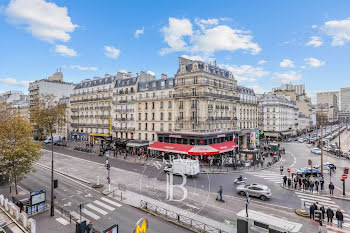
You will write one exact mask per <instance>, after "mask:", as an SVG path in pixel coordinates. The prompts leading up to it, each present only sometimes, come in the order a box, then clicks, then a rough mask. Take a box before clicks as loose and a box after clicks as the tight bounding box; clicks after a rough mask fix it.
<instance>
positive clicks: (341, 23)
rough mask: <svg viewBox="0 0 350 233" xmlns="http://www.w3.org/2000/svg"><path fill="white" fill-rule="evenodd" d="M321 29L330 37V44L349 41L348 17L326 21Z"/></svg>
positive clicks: (336, 44)
mask: <svg viewBox="0 0 350 233" xmlns="http://www.w3.org/2000/svg"><path fill="white" fill-rule="evenodd" d="M323 30H324V31H325V32H326V34H327V35H329V36H331V37H332V39H333V40H332V46H342V45H344V44H345V43H346V42H349V41H350V18H347V19H344V20H338V21H337V20H333V21H327V22H325V24H324V25H323Z"/></svg>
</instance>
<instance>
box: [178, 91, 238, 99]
mask: <svg viewBox="0 0 350 233" xmlns="http://www.w3.org/2000/svg"><path fill="white" fill-rule="evenodd" d="M188 97H193V98H194V97H204V98H210V97H212V98H220V99H229V100H239V97H237V96H229V95H221V94H216V93H209V92H197V93H183V94H174V98H188Z"/></svg>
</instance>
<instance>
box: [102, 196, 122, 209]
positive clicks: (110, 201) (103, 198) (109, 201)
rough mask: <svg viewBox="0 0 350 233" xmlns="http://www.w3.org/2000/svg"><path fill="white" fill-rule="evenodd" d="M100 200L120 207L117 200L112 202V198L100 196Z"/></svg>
mask: <svg viewBox="0 0 350 233" xmlns="http://www.w3.org/2000/svg"><path fill="white" fill-rule="evenodd" d="M101 200H102V201H104V202H108V203H109V204H112V205H114V206H116V207H121V206H122V205H121V204H119V203H117V202H114V201H112V200H109V199H108V198H105V197H101Z"/></svg>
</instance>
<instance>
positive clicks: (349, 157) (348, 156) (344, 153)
mask: <svg viewBox="0 0 350 233" xmlns="http://www.w3.org/2000/svg"><path fill="white" fill-rule="evenodd" d="M342 156H343V157H344V158H347V159H350V153H349V152H343V154H342Z"/></svg>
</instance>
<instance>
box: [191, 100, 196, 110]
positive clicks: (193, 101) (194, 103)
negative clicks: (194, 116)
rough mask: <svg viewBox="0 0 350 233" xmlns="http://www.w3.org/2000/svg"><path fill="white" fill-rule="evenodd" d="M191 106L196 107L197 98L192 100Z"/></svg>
mask: <svg viewBox="0 0 350 233" xmlns="http://www.w3.org/2000/svg"><path fill="white" fill-rule="evenodd" d="M191 107H192V108H197V100H192V105H191Z"/></svg>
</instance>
